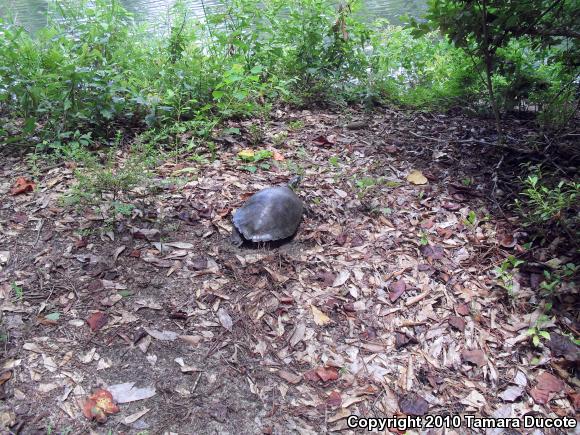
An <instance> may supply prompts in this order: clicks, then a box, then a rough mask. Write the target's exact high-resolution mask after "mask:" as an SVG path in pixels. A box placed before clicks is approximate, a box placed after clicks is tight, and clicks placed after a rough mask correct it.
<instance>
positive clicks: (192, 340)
mask: <svg viewBox="0 0 580 435" xmlns="http://www.w3.org/2000/svg"><path fill="white" fill-rule="evenodd" d="M179 338H181V339H182V340H183V341H185V342H186V343H188V344H190V345H191V346H193V347H196V346H197V345H198V344H199V343H201V341H202V340H203V337H202V336H201V335H180V336H179Z"/></svg>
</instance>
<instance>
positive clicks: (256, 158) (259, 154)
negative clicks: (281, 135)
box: [238, 150, 274, 173]
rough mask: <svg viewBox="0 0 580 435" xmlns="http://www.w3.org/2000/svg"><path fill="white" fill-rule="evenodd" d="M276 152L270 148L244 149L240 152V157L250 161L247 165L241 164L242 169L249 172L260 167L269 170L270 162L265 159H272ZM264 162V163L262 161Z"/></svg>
mask: <svg viewBox="0 0 580 435" xmlns="http://www.w3.org/2000/svg"><path fill="white" fill-rule="evenodd" d="M273 155H274V154H273V153H272V151H269V150H258V151H255V152H254V151H251V150H249V151H248V150H247V151H242V152H240V153H239V154H238V158H239V159H240V160H241V161H243V162H245V163H250V164H247V165H242V166H240V168H241V169H243V170H245V171H248V172H252V173H253V172H256V171H257V170H258V168H261V169H265V170H268V169H270V164H269V163H265V162H264V160H268V159H270V158H271V157H272V156H273ZM260 162H262V163H260Z"/></svg>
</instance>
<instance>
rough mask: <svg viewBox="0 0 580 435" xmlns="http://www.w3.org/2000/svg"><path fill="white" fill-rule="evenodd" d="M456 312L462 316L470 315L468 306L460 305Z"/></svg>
mask: <svg viewBox="0 0 580 435" xmlns="http://www.w3.org/2000/svg"><path fill="white" fill-rule="evenodd" d="M455 311H456V312H457V314H459V315H460V316H467V315H469V313H470V311H471V310H470V308H469V305H468V304H459V305H457V306H456V307H455Z"/></svg>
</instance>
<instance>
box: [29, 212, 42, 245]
mask: <svg viewBox="0 0 580 435" xmlns="http://www.w3.org/2000/svg"><path fill="white" fill-rule="evenodd" d="M43 226H44V219H40V225H39V226H38V230H36V240H35V241H34V245H32V247H33V248H34V247H36V244H37V243H38V240H39V239H40V232H41V231H42V227H43Z"/></svg>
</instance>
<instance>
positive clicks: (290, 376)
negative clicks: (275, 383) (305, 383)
mask: <svg viewBox="0 0 580 435" xmlns="http://www.w3.org/2000/svg"><path fill="white" fill-rule="evenodd" d="M278 376H280V377H281V378H282V379H284V380H285V381H286V382H288V383H289V384H298V383H299V382H300V381H301V380H302V378H301V377H300V376H298V375H296V374H294V373H292V372H289V371H287V370H280V371H279V372H278Z"/></svg>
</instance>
